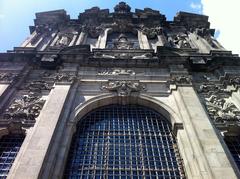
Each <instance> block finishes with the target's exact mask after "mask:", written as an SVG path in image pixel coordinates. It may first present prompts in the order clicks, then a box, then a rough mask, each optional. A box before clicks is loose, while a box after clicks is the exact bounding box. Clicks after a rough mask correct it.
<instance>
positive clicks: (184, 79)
mask: <svg viewBox="0 0 240 179" xmlns="http://www.w3.org/2000/svg"><path fill="white" fill-rule="evenodd" d="M169 83H170V84H176V85H190V84H192V79H191V77H190V76H184V75H182V76H172V77H171V79H170V81H169Z"/></svg>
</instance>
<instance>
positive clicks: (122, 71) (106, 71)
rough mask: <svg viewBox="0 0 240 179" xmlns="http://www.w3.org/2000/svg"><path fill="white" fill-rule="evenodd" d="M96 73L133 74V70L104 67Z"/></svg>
mask: <svg viewBox="0 0 240 179" xmlns="http://www.w3.org/2000/svg"><path fill="white" fill-rule="evenodd" d="M98 75H129V76H133V75H135V72H134V71H133V70H127V69H122V68H118V69H105V70H102V71H99V72H98Z"/></svg>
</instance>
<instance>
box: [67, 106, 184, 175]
mask: <svg viewBox="0 0 240 179" xmlns="http://www.w3.org/2000/svg"><path fill="white" fill-rule="evenodd" d="M64 178H184V174H183V166H182V163H181V160H180V157H179V152H178V148H177V144H176V141H175V138H174V136H173V133H172V127H171V124H170V122H169V121H168V120H167V119H166V118H165V117H164V116H162V115H161V114H160V113H158V112H156V111H155V110H153V109H150V108H148V107H144V106H140V105H136V104H134V105H133V104H128V105H121V104H112V105H107V106H102V107H99V108H96V109H94V110H92V111H90V112H89V113H88V114H86V115H85V116H84V117H82V118H81V120H80V121H79V122H78V124H77V130H76V133H75V134H74V135H73V138H72V143H71V147H70V150H69V153H68V160H67V163H66V167H65V172H64Z"/></svg>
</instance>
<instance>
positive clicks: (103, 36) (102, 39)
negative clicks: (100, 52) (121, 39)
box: [96, 28, 110, 48]
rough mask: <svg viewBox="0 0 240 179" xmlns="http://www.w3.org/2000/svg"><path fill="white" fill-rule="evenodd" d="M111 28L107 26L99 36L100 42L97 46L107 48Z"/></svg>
mask: <svg viewBox="0 0 240 179" xmlns="http://www.w3.org/2000/svg"><path fill="white" fill-rule="evenodd" d="M109 30H110V28H107V29H105V30H104V32H103V33H102V34H100V35H99V37H98V42H97V45H96V47H97V48H105V47H106V43H107V36H108V31H109Z"/></svg>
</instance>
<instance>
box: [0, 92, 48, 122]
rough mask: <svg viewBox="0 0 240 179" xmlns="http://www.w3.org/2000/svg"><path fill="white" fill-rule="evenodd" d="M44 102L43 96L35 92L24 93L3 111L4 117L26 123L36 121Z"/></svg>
mask: <svg viewBox="0 0 240 179" xmlns="http://www.w3.org/2000/svg"><path fill="white" fill-rule="evenodd" d="M44 103H45V100H43V99H41V96H36V95H35V94H34V93H30V94H29V95H23V96H22V97H20V98H18V99H15V100H14V101H13V102H12V104H11V105H10V106H9V107H8V108H7V109H6V111H5V112H4V113H3V119H4V120H14V121H21V122H23V123H26V124H29V123H30V124H31V123H34V122H35V120H36V118H37V117H38V116H39V114H40V111H41V109H42V107H43V105H44Z"/></svg>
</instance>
